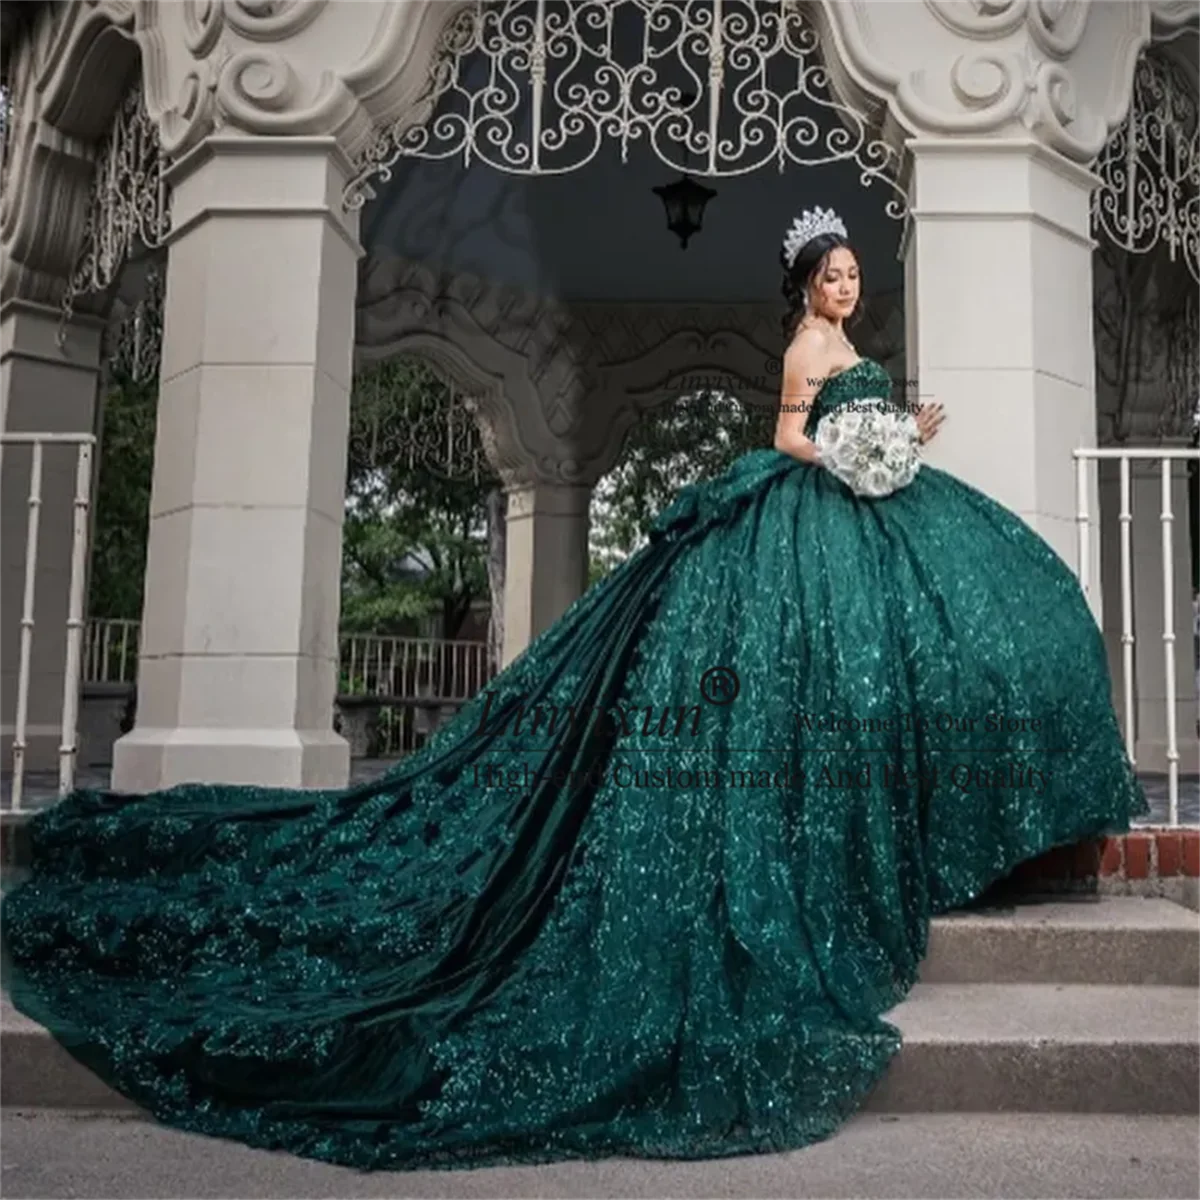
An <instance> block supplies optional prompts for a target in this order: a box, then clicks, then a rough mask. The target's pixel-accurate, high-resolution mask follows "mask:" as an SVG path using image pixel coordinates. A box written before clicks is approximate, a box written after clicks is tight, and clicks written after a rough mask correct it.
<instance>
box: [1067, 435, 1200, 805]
mask: <svg viewBox="0 0 1200 1200" xmlns="http://www.w3.org/2000/svg"><path fill="white" fill-rule="evenodd" d="M1074 458H1075V496H1076V505H1077V507H1076V514H1075V527H1076V532H1077V534H1078V539H1079V541H1078V546H1079V581H1080V584H1081V585H1082V587H1083V590H1084V593H1085V594H1087V593H1088V592H1089V590H1090V586H1091V561H1090V552H1089V537H1090V525H1091V516H1090V514H1089V513H1088V471H1087V463H1088V462H1089V461H1097V462H1098V461H1101V460H1105V459H1115V460H1117V462H1118V464H1119V470H1120V477H1119V478H1120V489H1121V490H1120V503H1121V507H1120V512H1119V513H1118V518H1117V519H1118V521H1119V522H1120V547H1121V668H1122V669H1121V685H1122V693H1123V696H1122V699H1123V709H1124V717H1125V749H1126V752H1127V753H1128V755H1129V760H1130V762H1134V763H1136V761H1137V760H1136V758H1135V732H1136V714H1135V702H1134V633H1133V562H1132V545H1133V536H1132V524H1133V505H1132V484H1131V464H1132V463H1133V461H1134V460H1150V461H1156V462H1158V463H1159V469H1160V472H1161V481H1162V493H1161V494H1162V507H1161V509H1160V511H1159V521H1160V523H1161V528H1162V572H1163V575H1162V586H1163V633H1162V646H1163V668H1164V672H1165V681H1166V697H1165V699H1166V706H1167V711H1166V721H1167V728H1166V733H1167V751H1166V761H1167V803H1168V816H1169V820H1170V823H1171V824H1172V825H1178V824H1179V730H1178V728H1177V724H1178V723H1177V720H1176V704H1177V699H1176V695H1177V682H1178V681H1177V679H1176V674H1175V654H1176V651H1175V642H1176V635H1175V557H1174V555H1175V546H1174V540H1175V539H1174V524H1175V511H1174V505H1173V503H1172V495H1171V488H1172V484H1173V478H1172V474H1171V471H1172V464H1173V463H1175V462H1178V461H1179V460H1180V459H1184V460H1189V459H1191V460H1197V459H1200V449H1182V448H1170V449H1169V448H1166V447H1162V448H1153V447H1139V448H1131V447H1125V448H1110V449H1079V450H1076V451H1075V452H1074ZM1184 520H1185V521H1186V520H1187V515H1186V513H1185V515H1184ZM1191 658H1192V655H1190V654H1189V655H1188V659H1189V661H1190V660H1191Z"/></svg>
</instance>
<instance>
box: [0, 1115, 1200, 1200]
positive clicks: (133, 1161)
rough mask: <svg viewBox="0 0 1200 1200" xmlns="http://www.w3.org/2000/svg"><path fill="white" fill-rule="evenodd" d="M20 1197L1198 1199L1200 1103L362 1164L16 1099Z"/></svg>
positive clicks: (8, 1136)
mask: <svg viewBox="0 0 1200 1200" xmlns="http://www.w3.org/2000/svg"><path fill="white" fill-rule="evenodd" d="M3 1170H4V1177H3V1179H4V1194H5V1195H6V1196H12V1197H19V1196H107V1197H110V1198H111V1200H120V1198H125V1197H127V1198H128V1200H142V1198H143V1197H146V1196H159V1197H162V1198H163V1200H195V1198H196V1197H212V1198H214V1200H216V1198H219V1197H228V1196H243V1197H246V1198H247V1200H289V1198H291V1197H296V1196H322V1197H326V1198H327V1200H343V1198H344V1200H374V1198H378V1200H385V1198H386V1200H402V1198H406V1197H411V1198H416V1197H422V1198H424V1200H435V1198H436V1200H479V1197H484V1196H509V1197H512V1198H513V1200H535V1198H545V1197H548V1196H558V1197H564V1198H570V1200H584V1198H585V1197H597V1196H621V1197H625V1198H626V1200H658V1198H659V1197H662V1196H695V1197H713V1198H715V1197H721V1198H722V1200H741V1198H743V1197H744V1198H745V1200H755V1198H757V1200H766V1198H768V1197H769V1198H771V1200H806V1198H809V1197H812V1198H817V1197H820V1198H822V1200H833V1198H840V1200H894V1198H895V1197H897V1196H905V1197H908V1198H909V1200H944V1198H945V1197H947V1196H961V1197H971V1198H972V1200H1012V1197H1014V1196H1025V1197H1034V1196H1037V1197H1058V1198H1060V1200H1068V1198H1069V1200H1109V1198H1114V1197H1121V1198H1122V1200H1132V1198H1133V1197H1137V1198H1139V1200H1195V1198H1196V1197H1197V1196H1200V1167H1198V1165H1197V1159H1196V1122H1195V1120H1194V1119H1193V1118H1190V1117H1169V1116H1141V1117H1138V1116H1129V1115H1125V1114H1122V1115H1120V1116H1105V1115H1102V1114H1080V1113H1036V1114H1029V1113H989V1114H979V1113H935V1114H929V1113H913V1114H893V1115H887V1114H874V1113H870V1114H860V1115H858V1116H854V1117H851V1119H850V1120H849V1121H847V1122H846V1123H845V1124H844V1125H843V1126H841V1127H840V1128H839V1129H838V1130H837V1132H836V1133H835V1134H834V1135H833V1137H831V1138H827V1139H826V1140H825V1141H822V1142H815V1143H813V1144H812V1145H810V1146H805V1147H803V1148H802V1149H799V1150H794V1151H789V1152H787V1153H784V1154H743V1155H737V1156H734V1157H731V1158H723V1159H719V1160H717V1161H705V1160H699V1161H693V1162H687V1161H680V1160H677V1159H676V1160H670V1159H658V1160H655V1159H633V1158H608V1159H604V1160H602V1161H600V1162H557V1163H545V1164H540V1165H538V1166H523V1167H477V1168H472V1169H461V1170H457V1171H374V1172H362V1171H355V1170H352V1169H350V1168H349V1167H339V1166H333V1165H331V1164H330V1163H325V1162H317V1161H314V1160H312V1159H308V1158H300V1157H298V1156H296V1155H291V1154H284V1153H280V1152H278V1151H273V1150H259V1149H253V1148H251V1147H249V1146H243V1145H241V1144H239V1143H237V1142H232V1141H218V1140H217V1139H214V1138H209V1137H202V1136H201V1135H199V1134H194V1133H183V1132H181V1131H179V1130H177V1129H170V1128H167V1127H166V1126H163V1125H158V1124H152V1123H150V1122H147V1121H138V1120H127V1119H125V1118H123V1117H118V1116H113V1115H109V1116H106V1117H91V1118H88V1119H86V1120H81V1119H77V1118H75V1117H73V1116H71V1115H69V1114H66V1113H61V1112H44V1111H43V1112H26V1111H6V1112H5V1113H4V1164H3Z"/></svg>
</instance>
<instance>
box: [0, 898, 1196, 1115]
mask: <svg viewBox="0 0 1200 1200" xmlns="http://www.w3.org/2000/svg"><path fill="white" fill-rule="evenodd" d="M1198 922H1200V918H1198V916H1197V914H1196V913H1195V912H1194V911H1192V910H1191V909H1189V908H1186V907H1184V906H1182V905H1180V904H1177V903H1174V902H1173V901H1171V900H1168V899H1164V898H1161V897H1143V896H1096V895H1087V896H1072V897H1058V898H1054V899H1045V900H1038V899H1034V898H1027V899H1022V900H1020V901H1018V902H1014V903H1012V904H1011V905H1008V906H1007V907H996V908H985V909H979V910H975V911H964V912H958V913H953V914H948V915H946V916H943V917H939V918H937V919H936V920H935V921H934V923H933V927H932V930H931V933H930V950H929V955H928V957H927V958H926V960H925V963H924V965H923V970H922V975H921V980H920V982H919V983H918V984H917V985H916V986H915V987H914V988H913V990H912V992H911V993H910V995H909V997H908V999H906V1000H905V1002H904V1003H903V1004H901V1005H899V1006H897V1007H896V1008H895V1009H893V1010H892V1011H891V1013H889V1014H888V1019H889V1020H890V1021H892V1022H893V1023H894V1024H896V1025H897V1026H898V1027H899V1028H900V1030H901V1032H902V1034H903V1036H904V1046H903V1049H902V1050H901V1052H900V1054H899V1055H898V1057H897V1058H896V1060H895V1061H894V1062H893V1063H892V1066H891V1067H890V1069H889V1071H888V1074H887V1076H886V1077H885V1078H884V1079H883V1080H882V1081H881V1083H880V1084H879V1086H878V1087H877V1088H876V1089H875V1091H874V1092H873V1093H872V1095H871V1096H870V1097H869V1098H868V1102H867V1105H866V1110H867V1112H868V1113H907V1114H918V1113H1061V1114H1067V1113H1077V1114H1078V1113H1091V1114H1101V1113H1106V1114H1119V1113H1120V1114H1175V1115H1177V1116H1192V1115H1196V1114H1198V1113H1200V924H1198ZM0 1105H3V1107H4V1108H7V1109H10V1110H14V1109H26V1110H43V1111H45V1110H58V1111H60V1112H64V1113H66V1112H71V1113H75V1114H80V1113H82V1112H83V1111H86V1110H91V1111H94V1112H116V1111H125V1112H128V1111H130V1110H131V1109H133V1106H132V1105H131V1104H130V1103H129V1102H128V1101H126V1100H124V1099H123V1098H122V1097H120V1096H118V1095H116V1094H115V1093H113V1092H112V1091H111V1090H110V1089H108V1088H107V1087H105V1086H104V1085H103V1084H102V1083H100V1081H99V1080H98V1079H96V1078H95V1076H93V1075H92V1074H91V1073H90V1072H88V1071H87V1070H86V1069H84V1068H83V1067H81V1066H79V1065H78V1064H77V1063H75V1061H74V1060H73V1059H72V1058H71V1057H70V1056H69V1055H68V1054H67V1053H66V1052H65V1051H63V1050H62V1049H61V1048H60V1047H59V1046H58V1045H57V1044H56V1043H54V1042H53V1040H52V1039H51V1038H50V1036H49V1034H48V1033H47V1032H46V1031H45V1030H44V1029H42V1028H41V1027H40V1026H38V1025H36V1024H34V1023H33V1022H31V1021H29V1020H28V1019H26V1018H25V1017H23V1016H22V1015H20V1014H19V1013H17V1012H16V1011H15V1010H14V1009H13V1008H12V1006H11V1005H10V1004H9V1003H8V1002H7V1000H5V1001H4V1002H3V1005H2V1007H0ZM134 1111H136V1110H134Z"/></svg>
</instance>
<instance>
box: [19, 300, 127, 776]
mask: <svg viewBox="0 0 1200 1200" xmlns="http://www.w3.org/2000/svg"><path fill="white" fill-rule="evenodd" d="M60 320H61V313H59V311H58V310H57V309H52V308H47V307H45V306H43V305H39V304H33V303H30V302H28V301H25V300H9V301H7V302H6V303H5V304H4V306H3V308H2V309H0V429H2V430H3V431H4V432H5V433H87V434H94V433H95V432H96V428H97V404H96V401H97V385H98V382H99V364H100V345H101V336H102V334H103V330H104V323H103V321H101V320H100V319H98V318H94V317H88V316H81V315H76V316H75V317H74V318H73V319H72V320H71V322H70V323H69V324H68V325H67V327H66V331H65V332H66V337H65V339H64V341H63V343H62V344H61V345H60V344H59V343H58V341H57V336H58V333H59V328H60V324H59V323H60ZM32 450H33V447H32V446H29V445H12V446H5V447H3V449H2V450H0V514H2V517H0V755H2V762H3V767H4V771H5V773H6V774H7V773H8V772H9V771H10V770H11V769H12V739H13V732H14V725H15V721H16V708H17V679H18V668H19V664H20V645H21V615H22V611H23V607H24V592H25V566H26V562H25V558H26V556H25V550H26V526H27V522H28V517H29V507H28V503H27V501H28V496H29V483H30V470H31V467H32V462H33V454H32ZM78 452H79V448H78V446H74V445H70V446H61V445H60V446H55V445H46V446H45V448H44V450H43V462H42V489H41V490H42V505H41V511H40V513H39V519H38V520H39V529H38V556H37V572H36V577H35V579H34V587H35V592H34V609H33V619H34V627H33V646H32V657H31V659H30V677H29V698H28V704H29V707H28V709H27V711H26V721H27V724H26V728H25V741H26V749H25V767H26V769H27V770H34V771H38V770H51V769H56V768H57V765H58V747H59V744H60V742H61V741H62V708H63V683H64V678H65V673H66V656H67V605H68V600H69V586H70V578H71V575H70V572H71V545H72V541H73V533H74V503H75V473H76V463H77V457H78ZM98 470H99V455H96V454H93V457H92V478H93V480H94V479H95V477H96V473H97V471H98Z"/></svg>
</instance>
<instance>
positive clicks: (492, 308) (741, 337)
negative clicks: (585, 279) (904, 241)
mask: <svg viewBox="0 0 1200 1200" xmlns="http://www.w3.org/2000/svg"><path fill="white" fill-rule="evenodd" d="M868 312H869V313H870V314H871V317H870V319H869V321H868V322H867V324H866V327H865V328H864V329H863V330H862V332H861V333H860V334H858V335H857V341H858V344H859V347H860V349H861V350H862V351H863V352H864V353H867V354H869V355H870V356H871V357H875V358H879V359H880V360H881V361H883V362H884V363H885V365H887V366H888V367H889V369H891V368H892V367H893V366H895V368H896V374H897V376H898V377H899V376H900V363H899V361H898V360H899V359H900V358H902V354H903V320H902V307H901V304H900V302H899V299H898V297H897V296H891V297H886V298H885V297H880V298H879V301H878V302H877V303H875V304H874V305H872V306H871V307H870V308H868ZM781 316H782V309H781V306H780V305H779V304H778V303H764V304H742V305H736V304H713V305H703V304H682V305H681V304H673V303H660V304H654V303H636V304H616V303H603V304H601V303H595V304H580V303H572V304H566V303H561V302H559V301H557V300H555V299H553V298H548V297H539V296H535V295H533V294H531V293H528V292H525V291H523V290H521V289H518V288H514V287H509V286H506V285H502V284H494V283H491V282H489V281H488V280H485V279H483V278H481V277H479V276H477V275H472V274H469V273H466V272H446V271H436V270H435V269H433V268H431V267H429V266H427V265H425V264H421V263H414V262H410V261H408V260H405V259H402V258H398V257H393V258H386V259H375V260H371V261H368V263H367V264H366V267H365V269H364V271H363V274H362V278H361V283H360V287H359V309H358V334H357V347H358V349H357V353H358V357H359V360H360V361H372V360H377V359H381V358H388V357H391V356H392V355H395V354H402V353H418V354H421V355H423V356H425V357H427V358H429V359H430V360H432V361H433V362H435V363H436V364H437V365H438V366H439V368H440V369H441V370H442V371H443V372H444V373H445V374H446V375H447V376H448V377H449V378H450V379H452V380H453V381H454V382H455V383H456V384H457V385H458V386H459V387H460V388H462V389H463V391H464V392H466V393H468V394H469V395H472V396H474V397H475V398H476V399H477V401H478V408H479V411H480V413H481V415H482V417H483V418H484V420H485V421H486V422H487V424H488V425H489V426H490V430H491V445H490V448H489V457H490V458H491V461H492V464H493V466H494V467H495V469H496V470H497V472H498V473H499V474H500V476H501V478H502V479H503V480H504V481H505V484H506V486H510V485H512V484H514V483H516V482H520V481H525V482H542V483H553V484H577V483H591V482H594V481H595V480H596V479H598V478H600V476H602V475H603V474H604V473H605V472H606V471H608V470H609V469H610V468H611V467H612V466H613V464H615V463H616V462H617V460H618V459H619V457H620V454H621V447H622V445H623V443H624V439H625V434H626V433H627V431H628V430H629V429H630V428H631V427H632V426H633V425H634V424H635V423H636V422H637V421H638V420H639V419H640V418H641V416H642V414H643V413H645V412H646V411H647V410H649V409H652V408H655V407H657V406H659V405H661V404H665V403H669V402H671V401H672V400H675V399H678V398H679V397H680V396H682V395H685V394H688V393H689V392H696V391H700V390H703V389H705V388H707V389H710V390H725V391H730V392H735V393H736V394H737V395H738V396H739V398H740V399H742V400H743V401H746V402H747V403H750V404H755V405H759V406H762V407H764V408H765V407H773V406H774V405H776V404H777V403H778V400H779V387H780V375H779V372H780V360H779V355H780V353H781V350H782V336H781V328H780V318H781Z"/></svg>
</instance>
